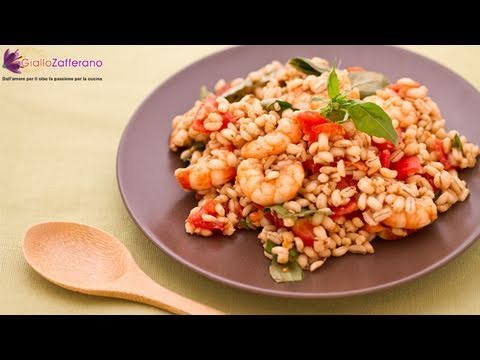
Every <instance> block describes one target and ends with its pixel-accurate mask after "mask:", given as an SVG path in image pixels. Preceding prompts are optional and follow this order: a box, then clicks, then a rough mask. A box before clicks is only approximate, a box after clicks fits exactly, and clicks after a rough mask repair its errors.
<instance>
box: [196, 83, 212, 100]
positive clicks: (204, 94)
mask: <svg viewBox="0 0 480 360" xmlns="http://www.w3.org/2000/svg"><path fill="white" fill-rule="evenodd" d="M209 94H210V91H209V90H208V89H207V87H206V86H205V85H202V86H201V87H200V94H199V98H200V100H203V99H205V98H206V97H207V96H208V95H209Z"/></svg>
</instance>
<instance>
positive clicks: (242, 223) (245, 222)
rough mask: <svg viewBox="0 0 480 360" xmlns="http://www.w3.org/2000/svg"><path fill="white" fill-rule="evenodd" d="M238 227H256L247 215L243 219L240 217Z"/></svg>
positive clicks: (252, 228)
mask: <svg viewBox="0 0 480 360" xmlns="http://www.w3.org/2000/svg"><path fill="white" fill-rule="evenodd" d="M238 227H239V228H240V229H246V230H256V229H257V227H256V226H255V225H254V224H253V223H252V220H251V219H250V216H248V215H247V217H246V218H245V219H242V220H240V221H239V222H238Z"/></svg>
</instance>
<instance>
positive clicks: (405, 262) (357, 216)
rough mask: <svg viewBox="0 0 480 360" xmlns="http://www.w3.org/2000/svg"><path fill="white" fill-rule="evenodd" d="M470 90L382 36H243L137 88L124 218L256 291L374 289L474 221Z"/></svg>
mask: <svg viewBox="0 0 480 360" xmlns="http://www.w3.org/2000/svg"><path fill="white" fill-rule="evenodd" d="M479 99H480V96H479V94H478V92H477V91H476V90H475V89H474V88H473V87H472V86H471V85H469V84H468V83H467V82H466V81H465V80H463V79H462V78H460V77H459V76H458V75H456V74H454V73H453V72H451V71H450V70H448V69H446V68H445V67H443V66H441V65H439V64H437V63H435V62H433V61H431V60H429V59H426V58H424V57H421V56H419V55H416V54H413V53H411V52H408V51H405V50H402V49H399V48H395V47H387V46H385V47H383V46H261V47H260V46H242V47H235V48H231V49H228V50H225V51H223V52H219V53H217V54H214V55H212V56H209V57H207V58H204V59H202V60H201V61H198V62H196V63H194V64H192V65H190V66H189V67H187V68H185V69H184V70H182V71H181V72H179V73H177V74H176V75H174V76H173V77H171V78H170V79H169V80H167V81H166V82H165V83H164V84H162V85H161V86H160V87H159V88H158V89H157V90H155V91H154V92H153V94H152V95H150V97H149V98H147V99H146V100H145V101H144V103H143V104H142V105H141V106H140V108H139V109H138V110H137V112H136V113H135V114H134V116H133V118H132V119H131V121H130V123H129V124H128V126H127V128H126V130H125V132H124V135H123V137H122V141H121V143H120V147H119V151H118V159H117V175H118V181H119V187H120V191H121V193H122V197H123V200H124V202H125V204H126V206H127V208H128V210H129V212H130V214H131V216H132V218H133V219H134V220H135V222H136V223H137V225H138V226H139V227H140V228H141V229H142V230H143V231H144V232H145V234H146V235H147V236H148V237H149V238H150V239H151V240H152V241H153V242H154V243H155V244H157V245H158V246H159V247H160V248H161V249H163V250H164V251H165V252H167V253H168V254H169V255H171V256H172V257H174V258H175V259H177V260H178V261H180V262H182V263H183V264H185V265H187V266H188V267H190V268H192V269H193V270H196V271H198V272H200V273H202V274H204V275H206V276H208V277H209V278H211V279H214V280H218V281H221V282H224V283H226V284H229V285H233V286H236V287H239V288H242V289H246V290H251V291H255V292H259V293H265V294H271V295H280V296H289V297H317V298H320V297H334V296H345V295H353V294H359V293H366V292H371V291H375V290H379V289H383V288H386V287H389V286H393V285H396V284H399V283H402V282H405V281H407V280H411V279H414V278H416V277H418V276H420V275H422V274H425V273H427V272H428V271H430V270H433V269H434V268H436V267H438V266H441V265H443V264H445V263H446V262H447V261H448V260H450V259H451V258H453V257H454V256H456V255H457V254H459V253H460V252H461V251H462V250H464V249H465V248H466V247H467V246H468V245H470V244H471V243H472V242H473V241H474V240H475V238H476V237H477V236H478V234H479V232H480V228H479V224H478V221H477V220H476V219H478V216H479V214H480V208H479V206H480V205H478V201H476V200H478V194H479V187H480V181H479V180H478V179H479V178H478V166H476V162H477V157H478V155H479V153H480V150H479V147H478V145H477V144H479V143H480V130H479V129H478V127H477V126H475V117H476V116H477V115H476V114H478V113H480V101H479Z"/></svg>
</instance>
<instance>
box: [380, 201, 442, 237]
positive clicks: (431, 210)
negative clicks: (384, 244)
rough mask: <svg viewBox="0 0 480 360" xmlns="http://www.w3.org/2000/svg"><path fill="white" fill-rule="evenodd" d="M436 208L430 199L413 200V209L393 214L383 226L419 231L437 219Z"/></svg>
mask: <svg viewBox="0 0 480 360" xmlns="http://www.w3.org/2000/svg"><path fill="white" fill-rule="evenodd" d="M437 216H438V215H437V206H436V205H435V203H434V202H433V200H432V199H430V198H423V199H418V198H417V199H415V209H413V211H411V212H407V211H406V210H403V211H401V212H393V213H392V215H390V216H389V217H388V218H387V219H386V220H384V221H383V224H385V225H387V226H390V227H392V228H401V229H410V230H415V229H420V228H422V227H424V226H427V225H428V224H430V223H431V222H432V221H434V220H435V219H436V218H437Z"/></svg>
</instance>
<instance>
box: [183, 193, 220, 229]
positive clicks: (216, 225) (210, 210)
mask: <svg viewBox="0 0 480 360" xmlns="http://www.w3.org/2000/svg"><path fill="white" fill-rule="evenodd" d="M203 214H208V215H216V214H217V213H216V211H215V201H213V200H208V201H207V202H206V203H205V204H204V205H203V206H202V208H201V209H200V210H199V211H198V212H196V213H195V214H191V215H189V216H188V219H187V221H188V222H189V223H190V224H192V225H193V226H195V227H198V228H201V229H207V230H223V228H224V227H225V224H223V223H221V222H219V221H205V220H203V219H202V215H203Z"/></svg>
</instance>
